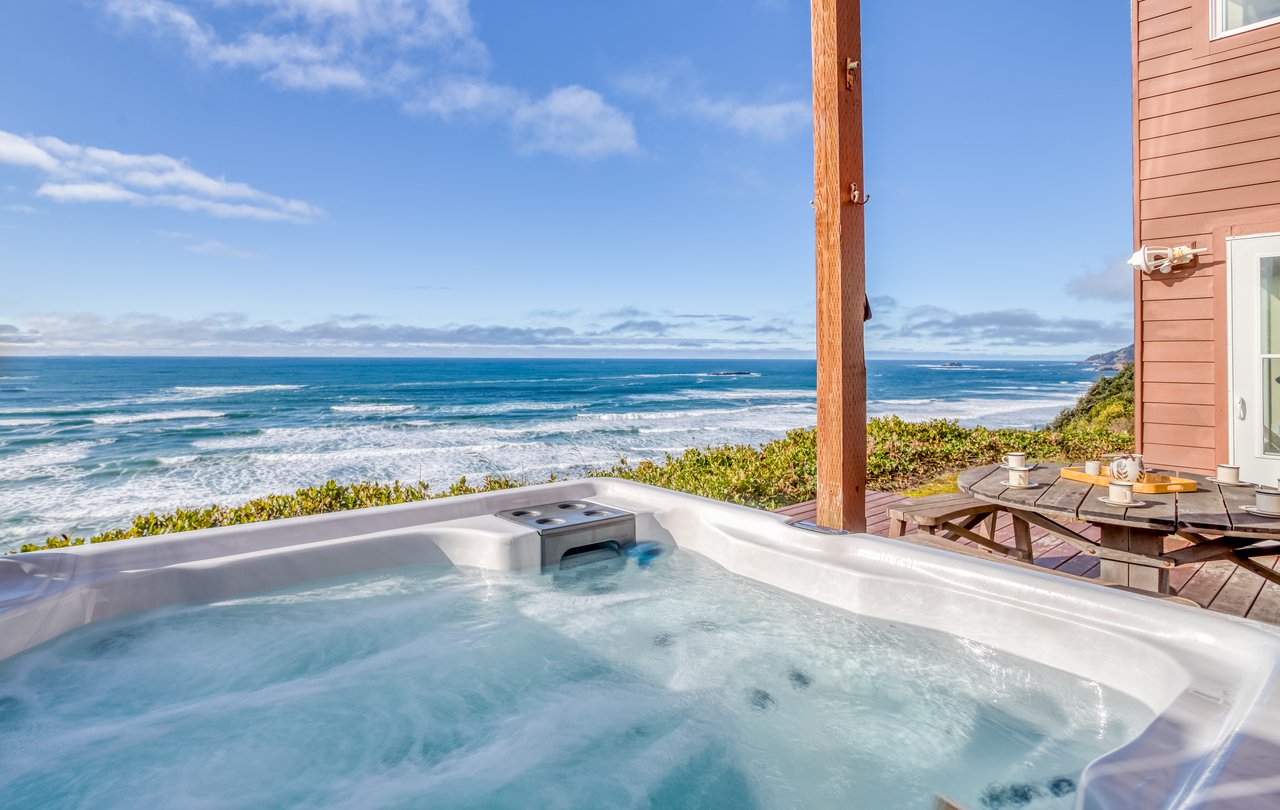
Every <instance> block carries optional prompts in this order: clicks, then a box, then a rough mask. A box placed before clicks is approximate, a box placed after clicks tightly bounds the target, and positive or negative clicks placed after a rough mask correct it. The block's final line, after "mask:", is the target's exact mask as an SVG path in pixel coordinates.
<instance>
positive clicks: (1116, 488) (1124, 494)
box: [1107, 481, 1133, 503]
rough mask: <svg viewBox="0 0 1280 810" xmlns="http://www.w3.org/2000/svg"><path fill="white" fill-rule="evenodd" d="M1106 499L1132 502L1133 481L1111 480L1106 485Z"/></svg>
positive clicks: (1116, 501) (1115, 501)
mask: <svg viewBox="0 0 1280 810" xmlns="http://www.w3.org/2000/svg"><path fill="white" fill-rule="evenodd" d="M1107 500H1109V501H1111V502H1112V503H1133V482H1132V481H1112V482H1111V483H1110V484H1109V485H1108V486H1107Z"/></svg>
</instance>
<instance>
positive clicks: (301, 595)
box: [0, 547, 1151, 808]
mask: <svg viewBox="0 0 1280 810" xmlns="http://www.w3.org/2000/svg"><path fill="white" fill-rule="evenodd" d="M650 550H652V549H651V547H650ZM1150 719H1151V713H1150V711H1149V710H1148V709H1147V708H1146V707H1145V706H1143V705H1141V704H1139V703H1138V702H1137V701H1135V700H1133V699H1131V698H1128V697H1126V696H1124V695H1121V694H1118V693H1116V692H1114V691H1111V690H1108V689H1104V688H1102V687H1100V686H1099V685H1097V684H1094V683H1090V682H1087V681H1084V680H1081V679H1079V678H1076V677H1074V676H1071V675H1069V674H1066V673H1063V672H1060V671H1058V670H1054V669H1050V668H1047V667H1044V666H1041V665H1037V664H1034V663H1032V662H1029V661H1025V660H1023V659H1020V658H1016V657H1013V656H1009V655H1005V654H1002V653H998V652H996V651H994V650H992V649H990V648H987V647H985V646H983V645H980V644H976V643H973V642H969V641H966V640H964V639H961V638H957V637H954V636H949V635H945V634H941V633H938V632H935V631H927V630H921V629H917V628H913V627H910V626H907V625H902V624H895V623H890V622H884V621H879V620H871V619H867V618H862V617H858V616H854V615H850V614H847V613H844V612H841V611H837V610H834V609H830V608H825V607H822V606H820V605H817V604H815V603H812V602H809V601H807V600H805V599H802V598H799V597H796V596H793V595H790V594H786V593H783V592H780V591H777V590H774V589H771V588H768V587H765V586H761V585H757V584H755V583H752V582H750V581H748V580H744V579H741V578H738V577H734V576H733V575H730V574H728V573H726V572H725V571H723V570H722V569H720V568H719V567H718V566H716V565H714V564H712V563H710V562H708V561H706V560H704V559H702V558H700V557H699V556H697V555H696V554H693V553H690V552H681V551H668V552H666V553H663V554H660V555H658V556H656V557H654V556H652V555H651V554H650V555H647V556H645V557H643V558H641V557H637V556H631V557H623V558H619V559H617V560H614V561H610V562H603V563H597V564H592V565H584V566H579V567H575V568H571V569H568V570H563V571H558V572H555V573H550V574H546V575H542V574H538V573H518V574H512V573H497V572H493V571H482V570H476V569H465V568H452V569H440V568H433V569H413V570H395V571H390V572H382V573H378V574H372V575H362V576H358V577H352V578H349V579H344V580H341V581H327V582H323V583H312V584H309V585H304V586H300V587H296V588H291V589H288V590H285V591H279V592H274V593H270V594H265V595H259V596H253V597H247V598H238V599H229V600H225V601H220V602H215V603H210V604H200V605H189V606H179V607H174V608H168V609H164V610H159V611H154V612H151V613H147V614H142V615H139V616H134V617H124V618H121V619H116V620H111V621H107V622H103V623H101V624H95V625H90V626H87V627H84V628H82V629H80V630H77V631H75V632H72V633H69V634H67V635H66V636H63V637H61V638H58V639H55V640H54V641H51V642H49V643H46V644H44V645H42V646H40V647H38V648H36V649H33V650H31V651H28V652H26V653H23V654H21V655H18V656H16V657H14V658H12V659H9V660H8V661H4V662H0V762H3V763H4V767H3V768H0V796H3V797H4V801H5V802H10V803H12V805H13V806H15V807H37V806H39V807H58V806H71V805H75V806H77V807H143V806H171V807H176V806H182V807H199V806H218V807H226V806H233V807H284V806H290V805H305V806H314V807H333V806H344V807H346V806H360V807H420V806H440V807H443V806H473V805H483V806H486V807H513V808H514V807H521V808H524V807H532V806H551V805H556V804H559V805H561V806H570V805H571V806H583V807H631V806H648V805H652V806H655V807H695V806H708V805H715V806H733V807H791V806H804V807H850V806H856V807H875V808H894V807H902V808H927V807H931V806H932V804H931V803H932V801H933V797H934V796H935V794H938V793H943V794H946V795H948V796H950V797H951V798H953V799H956V800H958V801H960V802H962V803H964V804H965V805H966V806H968V807H972V808H980V807H984V806H985V807H993V808H1013V807H1033V808H1041V807H1046V808H1047V807H1069V806H1071V805H1072V803H1073V801H1074V799H1075V795H1074V788H1075V784H1076V780H1078V778H1079V775H1080V771H1081V770H1082V769H1083V767H1084V765H1085V764H1086V763H1087V762H1088V761H1089V760H1091V759H1092V758H1094V757H1096V756H1098V755H1100V754H1102V753H1104V752H1106V751H1108V750H1111V749H1113V748H1115V747H1117V746H1118V745H1121V744H1123V743H1124V742H1126V741H1127V740H1129V739H1131V738H1133V737H1134V736H1136V734H1137V733H1138V732H1140V731H1141V730H1142V728H1144V727H1145V726H1146V724H1147V723H1148V722H1149V721H1150Z"/></svg>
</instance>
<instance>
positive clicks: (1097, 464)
mask: <svg viewBox="0 0 1280 810" xmlns="http://www.w3.org/2000/svg"><path fill="white" fill-rule="evenodd" d="M1084 474H1085V475H1102V462H1101V461H1086V462H1085V463H1084Z"/></svg>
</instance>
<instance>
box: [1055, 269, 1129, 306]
mask: <svg viewBox="0 0 1280 810" xmlns="http://www.w3.org/2000/svg"><path fill="white" fill-rule="evenodd" d="M1067 294H1068V295H1070V296H1072V297H1073V298H1079V299H1081V300H1084V301H1116V302H1121V301H1125V302H1131V301H1133V268H1132V267H1130V266H1129V265H1127V264H1125V263H1124V262H1123V261H1114V262H1112V263H1111V266H1110V267H1108V268H1107V269H1106V270H1100V271H1098V272H1096V273H1084V274H1083V275H1079V276H1074V277H1072V278H1069V279H1067Z"/></svg>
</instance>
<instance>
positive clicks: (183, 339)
mask: <svg viewBox="0 0 1280 810" xmlns="http://www.w3.org/2000/svg"><path fill="white" fill-rule="evenodd" d="M577 320H578V321H580V320H581V319H580V318H579V319H577ZM780 331H782V330H776V331H774V330H771V331H769V332H768V333H764V332H762V333H760V334H753V335H744V334H742V333H730V332H727V331H725V330H721V329H718V328H710V327H706V326H699V325H696V324H680V323H673V322H665V321H660V320H657V319H636V318H633V319H625V320H622V321H619V322H617V323H615V324H613V325H611V326H602V327H600V328H582V327H580V326H579V327H574V326H568V325H566V324H565V323H564V322H560V323H550V324H545V325H544V324H536V323H532V322H529V320H528V319H522V321H521V323H520V324H517V325H514V326H513V325H511V324H508V323H488V324H485V323H461V324H459V323H447V324H437V325H427V326H423V325H419V324H405V323H389V322H382V321H379V320H377V319H376V318H375V317H373V316H371V315H360V314H356V315H345V316H344V315H335V316H331V317H329V318H327V319H325V320H322V321H317V322H313V323H304V324H300V325H282V324H279V323H272V322H270V321H263V320H254V319H251V318H249V317H247V316H245V315H242V314H236V313H220V314H215V315H208V316H205V317H197V318H173V317H169V316H166V315H161V314H154V313H130V314H127V315H121V316H118V317H103V316H102V315H98V314H94V313H51V314H43V315H33V316H29V317H25V318H22V319H20V320H17V321H15V322H13V323H6V324H0V350H3V351H6V352H10V353H30V354H94V353H96V354H184V355H200V354H236V355H276V356H283V355H322V356H333V355H371V356H385V355H450V354H453V355H467V356H477V355H492V356H512V355H530V354H542V355H545V353H546V352H548V351H567V352H570V353H574V354H584V353H585V354H593V353H594V354H627V353H650V354H663V355H665V354H668V353H671V352H676V353H684V352H690V351H692V352H702V353H704V354H712V355H715V356H728V355H731V354H740V353H753V354H779V355H784V356H795V355H796V354H800V353H804V352H806V351H809V350H810V349H811V343H810V338H808V337H807V336H806V337H805V338H797V337H795V336H792V335H782V334H778V333H777V332H780Z"/></svg>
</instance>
